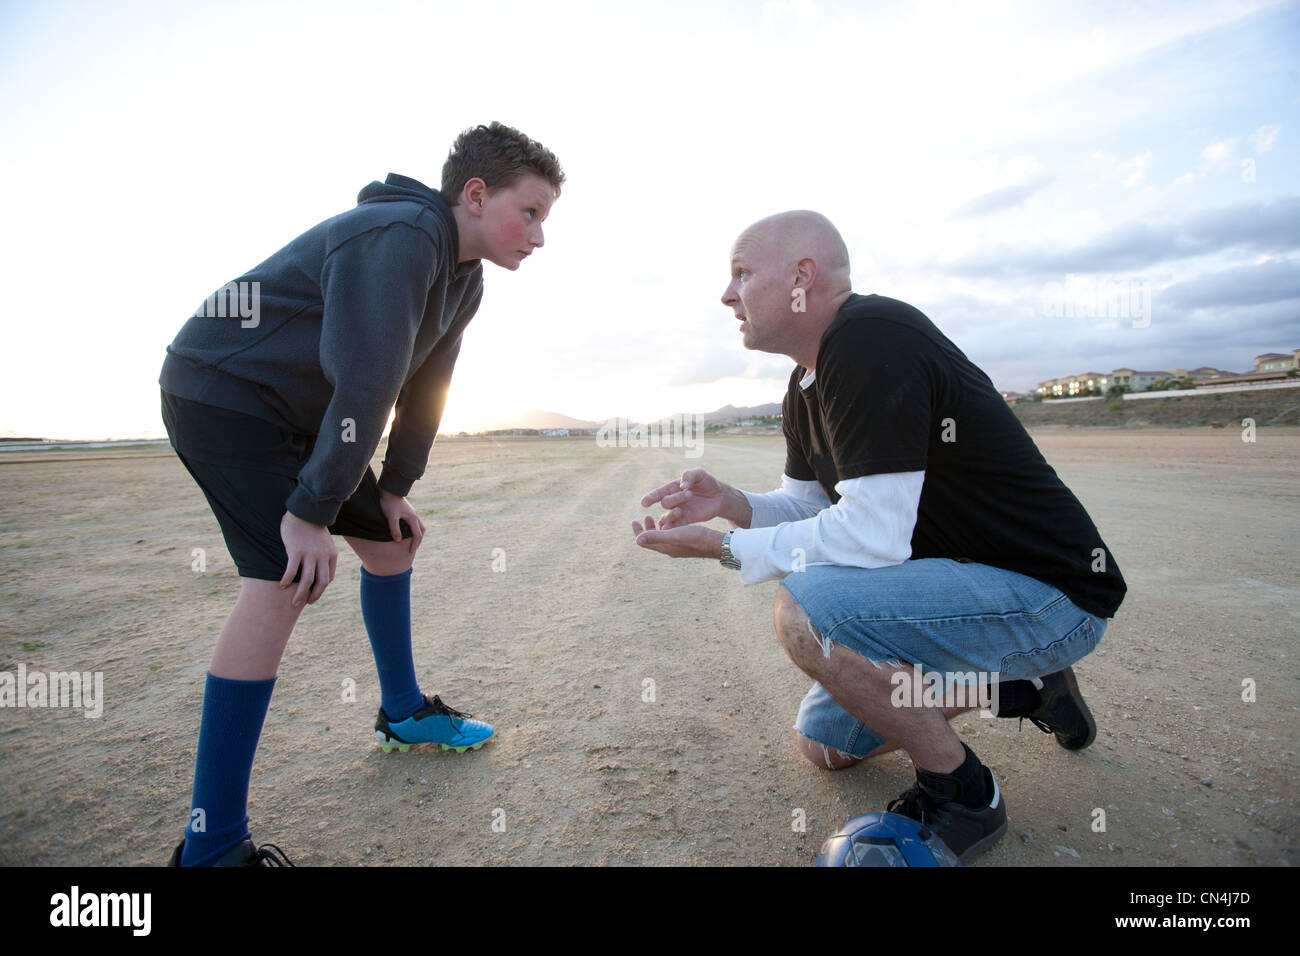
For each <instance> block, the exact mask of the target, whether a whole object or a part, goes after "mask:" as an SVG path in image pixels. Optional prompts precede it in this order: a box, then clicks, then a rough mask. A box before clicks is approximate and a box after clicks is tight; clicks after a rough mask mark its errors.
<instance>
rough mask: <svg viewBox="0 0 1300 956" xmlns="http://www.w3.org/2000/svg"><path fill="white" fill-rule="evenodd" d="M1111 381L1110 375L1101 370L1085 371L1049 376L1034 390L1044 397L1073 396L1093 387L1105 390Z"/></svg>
mask: <svg viewBox="0 0 1300 956" xmlns="http://www.w3.org/2000/svg"><path fill="white" fill-rule="evenodd" d="M1109 382H1110V376H1107V375H1103V374H1102V373H1101V372H1083V373H1082V374H1080V375H1066V376H1064V377H1063V378H1049V379H1048V380H1047V381H1045V382H1040V383H1039V384H1038V387H1037V388H1036V389H1034V391H1035V392H1037V393H1038V394H1039V395H1042V396H1043V397H1044V398H1071V397H1073V396H1076V395H1082V394H1085V393H1087V392H1089V391H1091V390H1092V389H1097V390H1098V391H1102V392H1104V391H1106V388H1107V386H1108V384H1109Z"/></svg>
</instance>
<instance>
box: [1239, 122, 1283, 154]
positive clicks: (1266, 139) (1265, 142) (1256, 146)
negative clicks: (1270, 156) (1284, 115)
mask: <svg viewBox="0 0 1300 956" xmlns="http://www.w3.org/2000/svg"><path fill="white" fill-rule="evenodd" d="M1281 132H1282V124H1281V123H1265V124H1264V125H1263V126H1261V127H1260V128H1259V129H1257V130H1255V132H1253V133H1251V134H1250V136H1249V137H1248V138H1247V140H1246V141H1247V142H1248V143H1250V148H1251V149H1253V150H1254V151H1255V155H1256V156H1263V155H1264V154H1265V153H1267V152H1268V151H1269V150H1270V149H1272V148H1273V146H1274V144H1275V143H1277V137H1278V134H1279V133H1281Z"/></svg>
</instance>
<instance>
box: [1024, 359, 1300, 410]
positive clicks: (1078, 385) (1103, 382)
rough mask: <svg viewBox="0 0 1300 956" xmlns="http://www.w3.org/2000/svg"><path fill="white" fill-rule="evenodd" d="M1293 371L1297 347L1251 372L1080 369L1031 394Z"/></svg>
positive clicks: (1265, 377)
mask: <svg viewBox="0 0 1300 956" xmlns="http://www.w3.org/2000/svg"><path fill="white" fill-rule="evenodd" d="M1296 370H1300V349H1293V350H1292V351H1291V354H1290V355H1287V354H1286V353H1284V352H1266V353H1265V354H1263V355H1257V356H1255V371H1253V372H1228V371H1225V370H1223V369H1221V368H1211V367H1210V366H1208V365H1202V366H1201V367H1200V368H1193V369H1185V368H1170V369H1164V370H1159V371H1139V370H1137V369H1131V368H1117V369H1115V370H1114V371H1113V372H1111V373H1110V374H1109V375H1103V374H1102V373H1101V372H1083V373H1082V374H1080V375H1066V376H1064V377H1062V378H1049V379H1047V380H1046V381H1043V382H1039V383H1038V386H1037V388H1035V389H1034V394H1036V395H1041V396H1042V397H1043V398H1069V397H1071V396H1074V395H1081V394H1087V393H1088V391H1089V390H1090V389H1096V390H1097V391H1099V392H1103V393H1104V392H1105V391H1106V390H1107V389H1108V388H1111V387H1114V386H1122V387H1123V388H1125V389H1126V390H1127V391H1130V392H1145V391H1147V390H1148V389H1150V388H1151V386H1153V385H1155V384H1156V383H1158V382H1167V381H1171V380H1173V379H1188V380H1190V381H1191V382H1193V383H1194V385H1195V386H1196V387H1197V388H1201V387H1206V388H1212V387H1214V386H1215V385H1239V384H1243V385H1248V384H1251V383H1254V382H1267V381H1270V380H1276V379H1281V378H1285V377H1286V376H1287V374H1288V373H1289V372H1294V371H1296ZM1008 394H1010V393H1007V392H1003V397H1004V398H1006V396H1007V395H1008Z"/></svg>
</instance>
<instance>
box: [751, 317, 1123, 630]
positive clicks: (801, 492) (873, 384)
mask: <svg viewBox="0 0 1300 956" xmlns="http://www.w3.org/2000/svg"><path fill="white" fill-rule="evenodd" d="M783 416H784V431H785V439H786V464H785V474H784V476H783V478H782V487H781V488H780V489H779V490H777V491H774V492H770V493H768V494H753V493H750V492H745V495H746V497H747V498H748V500H749V502H750V505H751V506H752V507H753V509H754V517H753V520H752V521H751V526H750V528H749V529H738V530H737V531H736V532H735V534H734V535H733V536H732V540H731V549H732V552H733V553H734V554H735V555H736V557H737V558H738V559H739V560H740V563H741V572H740V573H741V580H742V581H743V582H744V583H746V584H753V583H756V582H758V581H768V580H774V579H777V578H781V577H784V576H785V575H786V574H788V573H790V572H791V571H793V570H794V569H795V567H796V566H798V565H799V564H800V562H803V563H804V564H806V565H809V566H811V565H814V564H834V565H844V566H848V567H860V568H878V567H887V566H890V565H894V564H899V563H901V562H903V561H905V560H908V559H909V558H912V559H919V558H952V559H956V560H960V561H972V562H977V563H980V564H987V565H991V566H993V567H998V568H1004V569H1006V570H1009V571H1015V572H1018V573H1020V574H1024V575H1027V576H1029V577H1032V578H1036V579H1037V580H1039V581H1043V582H1044V583H1046V584H1050V585H1052V586H1054V587H1056V588H1058V589H1060V590H1061V591H1062V592H1063V593H1064V594H1065V595H1066V596H1067V597H1068V598H1069V599H1070V600H1071V601H1073V602H1074V603H1075V604H1076V605H1077V606H1079V607H1080V608H1082V609H1083V610H1085V611H1088V612H1089V613H1091V614H1096V615H1097V616H1099V617H1104V618H1109V617H1112V616H1113V615H1114V614H1115V611H1116V610H1117V609H1118V608H1119V606H1120V603H1121V602H1122V601H1123V599H1124V594H1125V591H1126V585H1125V583H1124V579H1123V577H1122V575H1121V574H1120V571H1119V567H1118V565H1117V564H1116V563H1115V559H1114V557H1113V555H1112V554H1111V553H1110V550H1109V548H1107V547H1106V544H1105V542H1104V541H1102V539H1101V535H1100V534H1099V533H1098V531H1097V528H1096V525H1094V524H1093V521H1092V519H1091V518H1090V517H1089V516H1088V513H1087V511H1085V510H1084V507H1083V505H1082V504H1080V502H1079V500H1078V499H1077V498H1076V497H1075V496H1074V495H1073V494H1072V493H1071V492H1070V490H1069V489H1068V488H1067V487H1066V486H1065V484H1064V483H1063V482H1062V481H1061V479H1060V478H1059V477H1058V476H1057V474H1056V472H1055V471H1054V470H1053V469H1052V467H1051V466H1050V465H1049V464H1048V463H1047V461H1046V460H1045V459H1044V458H1043V456H1042V453H1041V452H1039V450H1038V447H1037V446H1036V445H1035V444H1034V442H1033V439H1031V438H1030V437H1029V434H1028V433H1027V432H1026V431H1025V429H1024V426H1023V425H1021V424H1020V421H1019V419H1017V418H1016V416H1015V414H1014V413H1013V412H1012V411H1011V409H1010V407H1009V406H1008V405H1007V404H1006V402H1005V401H1004V400H1003V398H1002V396H1001V395H999V394H998V392H997V390H996V389H995V388H994V387H993V383H992V382H991V381H990V380H989V378H988V376H987V375H985V374H984V373H983V372H982V371H981V370H980V369H979V368H978V367H976V366H975V365H974V364H973V363H972V362H971V361H970V360H969V359H968V358H966V356H965V355H964V354H962V352H961V350H960V349H958V348H957V347H956V346H955V345H954V344H953V343H952V342H951V341H949V340H948V338H947V337H945V336H944V335H943V333H942V332H940V331H939V330H938V328H936V327H935V325H934V323H933V322H931V321H930V320H929V319H928V318H927V317H926V316H925V315H924V314H922V313H921V312H920V311H919V310H917V309H915V308H913V307H912V306H910V305H907V304H906V303H904V302H899V301H898V300H896V299H889V298H885V297H883V296H878V295H869V296H862V295H853V296H850V298H849V299H848V300H847V301H846V302H845V303H844V305H843V306H842V307H841V308H840V311H839V314H838V315H837V316H836V317H835V320H834V321H833V322H832V323H831V324H830V326H829V327H828V328H827V329H826V332H825V334H824V335H823V336H822V341H821V345H820V348H819V349H818V353H817V363H816V371H815V372H810V371H808V370H807V369H804V368H796V369H795V370H794V373H793V374H792V375H791V376H790V385H789V389H788V391H787V394H786V397H785V403H784V407H783Z"/></svg>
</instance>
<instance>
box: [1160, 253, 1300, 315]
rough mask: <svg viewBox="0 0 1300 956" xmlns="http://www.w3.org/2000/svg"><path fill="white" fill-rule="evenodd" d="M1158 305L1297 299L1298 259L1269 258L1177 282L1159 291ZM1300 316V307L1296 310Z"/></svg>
mask: <svg viewBox="0 0 1300 956" xmlns="http://www.w3.org/2000/svg"><path fill="white" fill-rule="evenodd" d="M1159 299H1160V303H1161V305H1162V306H1163V305H1172V306H1174V307H1177V308H1186V309H1206V308H1211V307H1214V306H1238V305H1260V304H1262V303H1266V302H1285V301H1287V300H1289V299H1300V262H1297V261H1295V260H1289V259H1284V260H1271V261H1268V262H1261V263H1258V264H1252V265H1245V266H1237V267H1236V268H1233V269H1223V270H1221V271H1219V272H1211V273H1206V274H1203V275H1199V276H1196V277H1195V278H1192V279H1187V280H1185V281H1183V282H1176V283H1174V284H1173V285H1171V286H1170V287H1169V288H1167V289H1165V290H1163V291H1162V292H1160V293H1159ZM1297 318H1300V309H1297Z"/></svg>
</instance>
